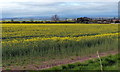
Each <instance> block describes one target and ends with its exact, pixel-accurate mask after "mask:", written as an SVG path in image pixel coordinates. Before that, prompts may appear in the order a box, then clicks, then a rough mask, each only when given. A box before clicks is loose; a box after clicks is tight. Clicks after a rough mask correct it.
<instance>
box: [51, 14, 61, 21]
mask: <svg viewBox="0 0 120 72" xmlns="http://www.w3.org/2000/svg"><path fill="white" fill-rule="evenodd" d="M51 20H52V21H55V22H56V21H59V17H58V15H53V16H52V17H51Z"/></svg>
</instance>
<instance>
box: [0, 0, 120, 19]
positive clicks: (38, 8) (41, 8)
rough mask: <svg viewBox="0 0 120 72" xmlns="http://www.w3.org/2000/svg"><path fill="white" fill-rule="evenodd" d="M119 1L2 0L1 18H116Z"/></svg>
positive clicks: (0, 5)
mask: <svg viewBox="0 0 120 72" xmlns="http://www.w3.org/2000/svg"><path fill="white" fill-rule="evenodd" d="M118 1H119V0H56V1H55V0H44V1H43V0H24V1H22V0H2V1H0V10H1V16H2V17H3V18H13V17H47V16H52V15H54V14H57V15H58V16H60V17H66V18H76V17H117V16H118Z"/></svg>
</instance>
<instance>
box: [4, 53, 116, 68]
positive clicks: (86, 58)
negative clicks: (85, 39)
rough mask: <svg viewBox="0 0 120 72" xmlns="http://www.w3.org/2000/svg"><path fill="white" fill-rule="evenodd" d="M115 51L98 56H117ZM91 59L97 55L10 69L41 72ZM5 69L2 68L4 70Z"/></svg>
mask: <svg viewBox="0 0 120 72" xmlns="http://www.w3.org/2000/svg"><path fill="white" fill-rule="evenodd" d="M117 53H118V52H117V51H109V52H104V53H99V55H100V56H101V57H103V56H108V55H114V54H117ZM93 58H98V57H97V54H94V55H90V56H86V57H76V58H73V59H67V60H65V59H64V60H57V61H56V60H55V61H53V62H51V63H50V64H47V62H44V65H28V66H26V67H25V68H21V67H14V66H13V67H10V69H12V70H41V69H47V68H51V67H54V66H59V65H63V64H70V63H75V62H83V61H86V60H89V59H93ZM4 69H5V68H3V70H4Z"/></svg>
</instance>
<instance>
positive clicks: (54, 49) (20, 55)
mask: <svg viewBox="0 0 120 72" xmlns="http://www.w3.org/2000/svg"><path fill="white" fill-rule="evenodd" d="M2 38H3V41H2V47H3V48H2V49H3V51H2V53H3V58H2V59H3V67H4V69H7V68H10V67H11V66H27V65H30V64H36V65H40V64H42V62H44V61H49V60H56V59H64V58H70V57H74V56H88V55H91V54H95V53H96V51H99V52H106V51H111V50H112V51H117V49H118V25H117V24H3V25H2ZM24 69H25V68H24Z"/></svg>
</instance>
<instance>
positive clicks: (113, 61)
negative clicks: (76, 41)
mask: <svg viewBox="0 0 120 72" xmlns="http://www.w3.org/2000/svg"><path fill="white" fill-rule="evenodd" d="M101 60H102V65H103V71H105V70H118V69H120V67H119V66H118V64H119V63H120V57H119V56H118V54H117V55H109V56H106V57H102V58H101ZM46 70H62V71H66V70H101V69H100V63H99V59H91V60H88V61H85V62H83V63H80V62H76V63H73V64H66V65H62V66H56V67H53V68H49V69H46Z"/></svg>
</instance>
